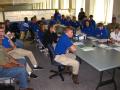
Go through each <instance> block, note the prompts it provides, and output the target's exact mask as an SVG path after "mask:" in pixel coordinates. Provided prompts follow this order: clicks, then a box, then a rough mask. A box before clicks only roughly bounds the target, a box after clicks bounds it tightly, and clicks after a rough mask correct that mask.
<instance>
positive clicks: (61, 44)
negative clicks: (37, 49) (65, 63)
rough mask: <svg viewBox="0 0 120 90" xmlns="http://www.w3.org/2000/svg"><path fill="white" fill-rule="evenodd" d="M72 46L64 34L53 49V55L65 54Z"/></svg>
mask: <svg viewBox="0 0 120 90" xmlns="http://www.w3.org/2000/svg"><path fill="white" fill-rule="evenodd" d="M72 45H73V43H72V42H71V40H70V39H69V37H68V36H67V35H66V34H63V35H62V36H61V37H60V39H59V40H58V42H57V45H56V47H55V54H56V55H61V54H65V53H66V51H67V49H68V48H69V47H71V46H72Z"/></svg>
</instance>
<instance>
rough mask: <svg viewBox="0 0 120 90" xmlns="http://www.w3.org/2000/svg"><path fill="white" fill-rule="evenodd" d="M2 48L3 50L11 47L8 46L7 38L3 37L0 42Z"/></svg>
mask: <svg viewBox="0 0 120 90" xmlns="http://www.w3.org/2000/svg"><path fill="white" fill-rule="evenodd" d="M2 46H3V47H4V48H11V47H12V46H11V45H10V42H9V39H8V38H7V37H4V39H3V40H2Z"/></svg>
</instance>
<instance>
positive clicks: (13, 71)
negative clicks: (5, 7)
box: [0, 23, 33, 90]
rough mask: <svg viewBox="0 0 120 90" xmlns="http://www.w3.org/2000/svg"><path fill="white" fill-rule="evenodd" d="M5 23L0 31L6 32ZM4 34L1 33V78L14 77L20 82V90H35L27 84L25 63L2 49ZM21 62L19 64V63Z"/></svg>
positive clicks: (0, 24)
mask: <svg viewBox="0 0 120 90" xmlns="http://www.w3.org/2000/svg"><path fill="white" fill-rule="evenodd" d="M2 24H3V23H0V31H4V28H3V27H1V26H2ZM3 33H4V32H2V33H1V32H0V37H1V38H0V77H13V78H15V79H17V80H19V87H20V90H33V89H32V88H28V82H27V78H28V76H27V72H26V69H25V61H24V60H17V61H16V59H14V58H13V57H12V56H10V55H8V54H7V53H6V52H5V51H4V49H3V47H2V45H1V44H2V38H3V35H4V34H3ZM18 61H19V62H18Z"/></svg>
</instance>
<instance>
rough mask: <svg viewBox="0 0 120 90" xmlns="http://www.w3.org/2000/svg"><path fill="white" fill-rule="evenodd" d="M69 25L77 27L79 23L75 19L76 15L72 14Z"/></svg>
mask: <svg viewBox="0 0 120 90" xmlns="http://www.w3.org/2000/svg"><path fill="white" fill-rule="evenodd" d="M71 26H72V27H74V28H75V29H77V28H78V27H79V26H80V24H79V22H78V21H77V20H76V17H75V16H73V18H72V21H71Z"/></svg>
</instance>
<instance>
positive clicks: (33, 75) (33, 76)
mask: <svg viewBox="0 0 120 90" xmlns="http://www.w3.org/2000/svg"><path fill="white" fill-rule="evenodd" d="M30 77H31V78H37V77H38V76H37V75H35V74H34V73H31V74H30Z"/></svg>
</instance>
